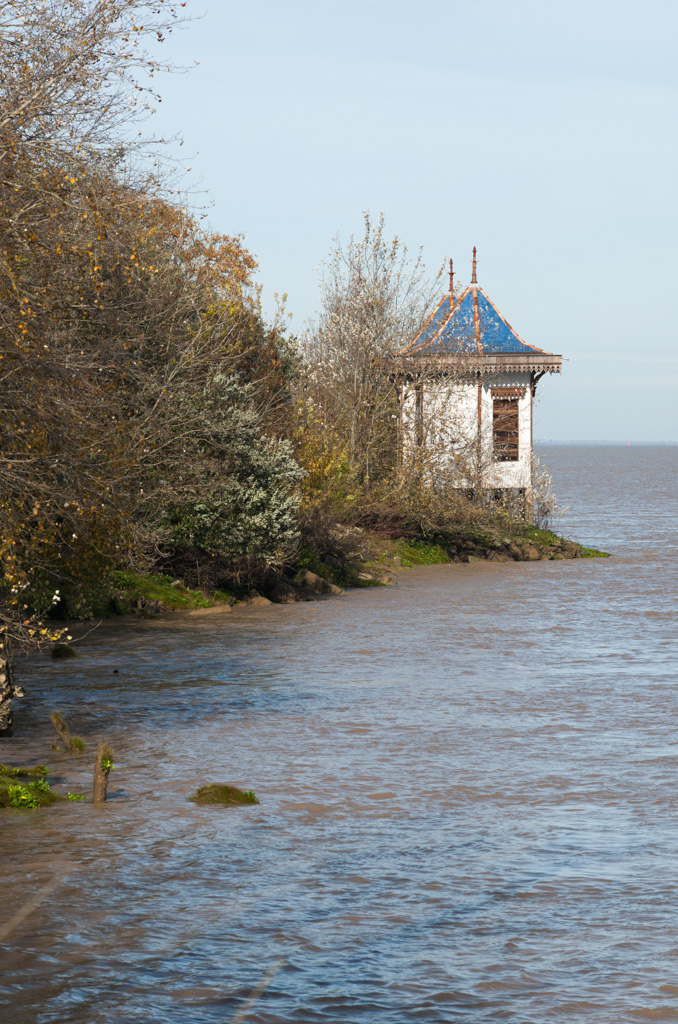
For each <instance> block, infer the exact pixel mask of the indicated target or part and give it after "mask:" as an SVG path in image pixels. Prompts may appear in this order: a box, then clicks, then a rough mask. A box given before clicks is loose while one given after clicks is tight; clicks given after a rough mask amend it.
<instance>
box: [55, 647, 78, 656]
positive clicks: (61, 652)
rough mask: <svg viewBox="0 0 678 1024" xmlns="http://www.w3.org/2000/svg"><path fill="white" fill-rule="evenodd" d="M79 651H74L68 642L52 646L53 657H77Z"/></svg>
mask: <svg viewBox="0 0 678 1024" xmlns="http://www.w3.org/2000/svg"><path fill="white" fill-rule="evenodd" d="M77 656H78V652H77V651H74V650H73V648H72V647H70V646H69V645H68V644H56V646H55V647H53V648H52V657H53V658H77Z"/></svg>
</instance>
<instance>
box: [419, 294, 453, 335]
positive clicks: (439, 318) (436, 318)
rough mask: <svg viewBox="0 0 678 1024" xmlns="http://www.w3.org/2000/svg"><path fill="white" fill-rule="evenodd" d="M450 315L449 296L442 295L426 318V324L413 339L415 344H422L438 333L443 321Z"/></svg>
mask: <svg viewBox="0 0 678 1024" xmlns="http://www.w3.org/2000/svg"><path fill="white" fill-rule="evenodd" d="M449 315H450V296H449V295H444V296H443V298H442V299H441V300H440V302H439V303H438V305H437V306H436V308H435V310H434V311H433V313H432V314H431V316H430V317H429V318H428V320H427V322H426V326H425V327H424V329H423V331H422V332H421V334H419V335H418V337H417V338H416V340H415V344H416V345H424V344H425V343H426V342H427V341H430V340H431V338H432V337H433V336H434V335H435V334H437V333H438V331H439V330H440V328H441V327H442V326H443V324H444V323H445V321H446V320H447V319H448V317H449Z"/></svg>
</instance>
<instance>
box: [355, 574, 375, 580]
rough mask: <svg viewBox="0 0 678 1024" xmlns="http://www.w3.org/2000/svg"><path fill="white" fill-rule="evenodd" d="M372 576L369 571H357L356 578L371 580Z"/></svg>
mask: <svg viewBox="0 0 678 1024" xmlns="http://www.w3.org/2000/svg"><path fill="white" fill-rule="evenodd" d="M374 578H375V577H374V576H373V575H372V573H371V572H359V573H358V579H359V580H373V579H374Z"/></svg>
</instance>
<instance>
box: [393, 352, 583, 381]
mask: <svg viewBox="0 0 678 1024" xmlns="http://www.w3.org/2000/svg"><path fill="white" fill-rule="evenodd" d="M562 363H563V357H562V356H559V355H554V354H552V353H551V352H534V353H532V352H529V353H527V352H525V353H523V352H488V353H483V354H482V355H481V354H476V353H473V354H468V355H466V354H463V355H462V354H457V355H441V356H431V355H429V356H426V355H411V356H408V355H404V354H403V353H399V354H398V355H394V356H391V357H390V359H384V360H383V368H384V370H385V372H387V373H390V374H393V375H399V374H406V375H408V376H409V375H414V376H419V375H421V374H440V375H441V376H448V375H450V374H453V375H454V376H459V377H465V376H477V375H480V376H483V377H485V376H488V375H489V374H494V373H560V372H561V370H562Z"/></svg>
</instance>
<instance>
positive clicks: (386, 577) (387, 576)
mask: <svg viewBox="0 0 678 1024" xmlns="http://www.w3.org/2000/svg"><path fill="white" fill-rule="evenodd" d="M378 579H379V582H380V583H383V584H384V586H386V587H394V586H396V585H397V583H398V580H397V578H396V577H395V576H394V575H393V573H390V572H385V573H383V575H381V576H379V577H378Z"/></svg>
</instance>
